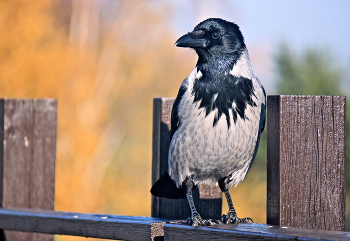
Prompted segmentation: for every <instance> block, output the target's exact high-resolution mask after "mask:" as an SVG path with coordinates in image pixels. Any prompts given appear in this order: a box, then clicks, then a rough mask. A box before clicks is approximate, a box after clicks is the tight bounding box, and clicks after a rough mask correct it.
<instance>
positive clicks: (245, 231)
mask: <svg viewBox="0 0 350 241" xmlns="http://www.w3.org/2000/svg"><path fill="white" fill-rule="evenodd" d="M349 238H350V233H348V232H341V231H326V230H314V229H301V228H292V227H280V226H274V225H266V224H258V223H248V224H236V225H230V224H229V225H226V224H220V225H218V226H211V227H200V228H193V227H191V226H189V225H184V224H171V223H170V224H169V223H166V224H164V240H165V241H167V240H169V241H170V240H189V241H191V240H193V241H198V240H201V241H206V240H349Z"/></svg>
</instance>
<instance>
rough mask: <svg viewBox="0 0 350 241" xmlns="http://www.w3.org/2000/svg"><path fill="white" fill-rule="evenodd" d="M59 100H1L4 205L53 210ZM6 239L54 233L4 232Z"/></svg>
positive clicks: (0, 155)
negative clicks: (57, 101) (57, 106)
mask: <svg viewBox="0 0 350 241" xmlns="http://www.w3.org/2000/svg"><path fill="white" fill-rule="evenodd" d="M56 105H57V103H56V101H55V100H52V99H38V100H28V99H2V100H0V106H1V107H0V111H1V112H0V129H1V133H0V139H2V142H0V143H1V144H0V146H1V147H0V149H1V152H0V163H1V164H0V167H1V172H0V180H1V181H2V185H1V187H0V193H1V200H0V205H1V207H7V208H10V207H17V208H35V209H53V208H54V184H55V157H56V123H57V122H56V113H57V108H56ZM5 236H6V239H7V240H39V241H44V240H45V241H46V240H47V241H48V240H53V236H52V235H38V234H25V233H21V232H8V231H6V232H5Z"/></svg>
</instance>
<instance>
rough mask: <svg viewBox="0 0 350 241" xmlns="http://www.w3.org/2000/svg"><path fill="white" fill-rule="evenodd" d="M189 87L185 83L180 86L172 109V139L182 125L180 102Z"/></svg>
mask: <svg viewBox="0 0 350 241" xmlns="http://www.w3.org/2000/svg"><path fill="white" fill-rule="evenodd" d="M186 90H187V88H186V87H185V86H183V85H181V86H180V89H179V93H178V94H177V97H176V99H175V102H174V105H173V109H172V110H171V132H170V140H171V139H172V138H173V135H174V133H175V131H176V130H177V128H178V127H179V126H180V120H179V112H178V111H179V103H180V101H181V99H182V97H183V95H184V94H185V92H186Z"/></svg>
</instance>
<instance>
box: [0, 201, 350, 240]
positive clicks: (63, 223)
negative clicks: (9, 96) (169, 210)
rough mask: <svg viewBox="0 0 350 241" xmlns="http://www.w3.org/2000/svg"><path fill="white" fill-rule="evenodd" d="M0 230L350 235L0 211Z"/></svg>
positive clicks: (159, 236)
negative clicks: (197, 226) (195, 225)
mask: <svg viewBox="0 0 350 241" xmlns="http://www.w3.org/2000/svg"><path fill="white" fill-rule="evenodd" d="M0 229H7V230H19V231H25V232H37V233H46V234H61V235H74V236H82V237H93V238H104V239H113V240H118V239H123V240H201V241H206V240H228V239H247V240H349V239H350V233H349V232H342V231H326V230H315V229H301V228H292V227H280V226H275V225H268V224H257V223H249V224H236V225H231V224H228V225H225V224H220V225H218V226H214V227H199V228H193V227H192V226H190V225H187V224H185V221H183V220H182V221H170V220H169V219H160V218H150V217H134V216H116V215H104V214H102V215H101V214H85V213H68V212H57V211H45V210H29V209H2V208H0Z"/></svg>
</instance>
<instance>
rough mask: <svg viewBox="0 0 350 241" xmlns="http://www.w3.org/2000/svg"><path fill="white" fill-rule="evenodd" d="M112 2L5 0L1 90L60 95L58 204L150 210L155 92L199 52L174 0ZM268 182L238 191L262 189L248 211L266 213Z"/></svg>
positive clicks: (0, 30) (174, 85)
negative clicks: (176, 14) (189, 43)
mask: <svg viewBox="0 0 350 241" xmlns="http://www.w3.org/2000/svg"><path fill="white" fill-rule="evenodd" d="M108 4H110V5H107V6H106V4H102V3H101V2H99V1H95V0H70V1H68V0H67V1H63V0H56V1H53V0H35V1H27V0H11V1H5V0H1V1H0V36H1V38H0V86H1V87H0V97H1V98H4V97H6V98H7V97H11V98H43V97H48V98H56V99H57V100H58V137H57V161H56V187H55V188H56V190H55V209H56V210H58V211H72V212H89V213H108V214H117V215H138V216H149V215H150V209H151V195H150V192H149V189H150V187H151V151H152V150H151V148H152V146H151V143H152V139H151V138H152V98H153V97H171V96H173V97H174V96H176V94H177V89H178V87H179V85H180V83H181V82H182V80H183V79H184V78H185V77H186V76H187V75H188V74H189V73H190V71H191V70H192V69H193V66H194V65H195V63H196V58H197V57H196V55H195V54H194V52H191V51H187V50H181V51H180V50H179V49H175V47H173V44H174V42H175V40H176V39H177V37H179V36H173V35H172V33H171V27H169V26H171V22H170V19H171V17H170V16H171V14H172V12H171V8H170V6H167V4H165V5H164V6H162V7H161V8H160V7H159V6H158V7H155V6H154V5H155V3H154V2H148V1H130V0H128V1H108ZM107 10H108V11H107ZM106 12H107V13H106ZM106 15H107V16H106ZM253 169H254V168H253ZM262 179H264V178H262ZM259 180H260V179H259ZM241 185H244V184H241ZM264 185H265V183H264V182H262V183H261V185H259V186H256V185H255V186H254V185H249V182H247V184H245V186H242V188H240V186H238V188H237V189H236V190H233V197H235V196H244V195H246V196H247V195H248V192H247V188H253V189H254V190H255V191H254V192H253V193H254V195H255V196H254V197H251V196H249V198H247V199H249V200H252V201H249V200H248V201H247V199H243V198H242V199H236V200H238V201H237V204H236V206H235V207H236V209H237V212H238V213H244V215H245V216H251V217H253V218H254V220H255V221H256V222H265V216H264V215H265V214H264V209H262V211H261V212H260V211H259V212H258V214H259V217H256V214H257V212H256V211H254V209H249V211H248V207H247V206H249V205H250V204H249V203H252V202H254V200H257V199H260V200H262V201H261V202H260V203H258V204H256V203H255V204H254V203H253V206H254V207H258V206H260V207H261V206H264V205H265V199H266V187H265V186H264ZM264 195H265V196H264ZM239 200H240V201H239ZM223 207H224V211H225V212H226V209H225V208H226V204H225V203H224V205H223ZM263 208H264V207H263ZM259 210H260V209H259ZM242 215H243V214H242ZM56 239H59V240H73V239H74V240H78V239H79V238H73V237H64V236H61V237H56ZM84 240H85V239H84Z"/></svg>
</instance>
